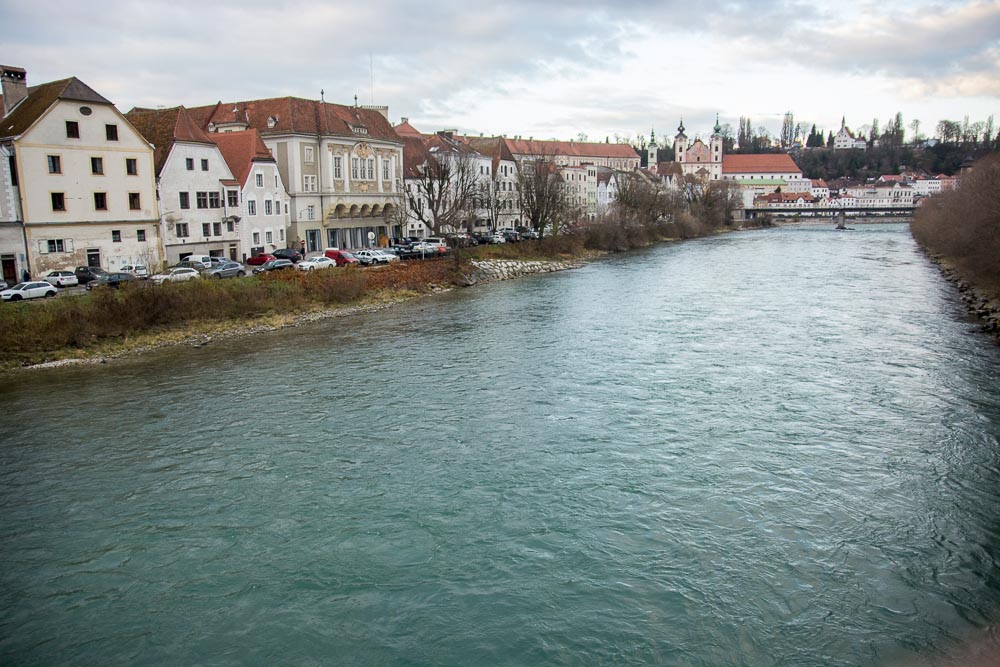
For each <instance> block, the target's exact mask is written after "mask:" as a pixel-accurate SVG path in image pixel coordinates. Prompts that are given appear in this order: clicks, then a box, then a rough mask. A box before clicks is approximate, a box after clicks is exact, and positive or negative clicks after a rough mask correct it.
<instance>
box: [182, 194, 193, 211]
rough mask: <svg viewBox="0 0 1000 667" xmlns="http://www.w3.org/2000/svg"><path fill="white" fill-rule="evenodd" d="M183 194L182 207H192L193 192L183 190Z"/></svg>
mask: <svg viewBox="0 0 1000 667" xmlns="http://www.w3.org/2000/svg"><path fill="white" fill-rule="evenodd" d="M180 196H181V208H191V193H190V192H182V193H180Z"/></svg>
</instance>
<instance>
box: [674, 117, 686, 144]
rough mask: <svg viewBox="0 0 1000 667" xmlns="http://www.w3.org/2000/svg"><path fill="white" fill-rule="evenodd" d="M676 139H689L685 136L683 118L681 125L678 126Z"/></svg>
mask: <svg viewBox="0 0 1000 667" xmlns="http://www.w3.org/2000/svg"><path fill="white" fill-rule="evenodd" d="M676 138H677V139H682V138H683V139H687V136H686V135H685V134H684V119H683V118H681V124H680V125H678V126H677V137H676Z"/></svg>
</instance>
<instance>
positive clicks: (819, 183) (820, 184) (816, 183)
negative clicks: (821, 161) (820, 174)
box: [812, 178, 827, 188]
mask: <svg viewBox="0 0 1000 667" xmlns="http://www.w3.org/2000/svg"><path fill="white" fill-rule="evenodd" d="M812 185H813V187H814V188H825V187H827V185H826V181H824V180H823V179H822V178H814V179H812Z"/></svg>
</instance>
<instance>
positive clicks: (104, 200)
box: [94, 192, 108, 211]
mask: <svg viewBox="0 0 1000 667" xmlns="http://www.w3.org/2000/svg"><path fill="white" fill-rule="evenodd" d="M94 209H95V210H98V211H107V210H108V194H107V193H106V192H95V193H94Z"/></svg>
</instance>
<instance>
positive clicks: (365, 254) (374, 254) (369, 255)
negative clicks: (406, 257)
mask: <svg viewBox="0 0 1000 667" xmlns="http://www.w3.org/2000/svg"><path fill="white" fill-rule="evenodd" d="M352 254H353V255H354V256H355V257H357V258H358V259H359V260H360V261H361V263H362V264H365V265H368V266H372V265H375V264H388V263H389V262H392V261H398V260H399V257H396V256H395V255H393V254H392V253H388V252H385V251H383V250H381V249H378V248H372V249H370V250H355V251H354V252H353V253H352Z"/></svg>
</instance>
